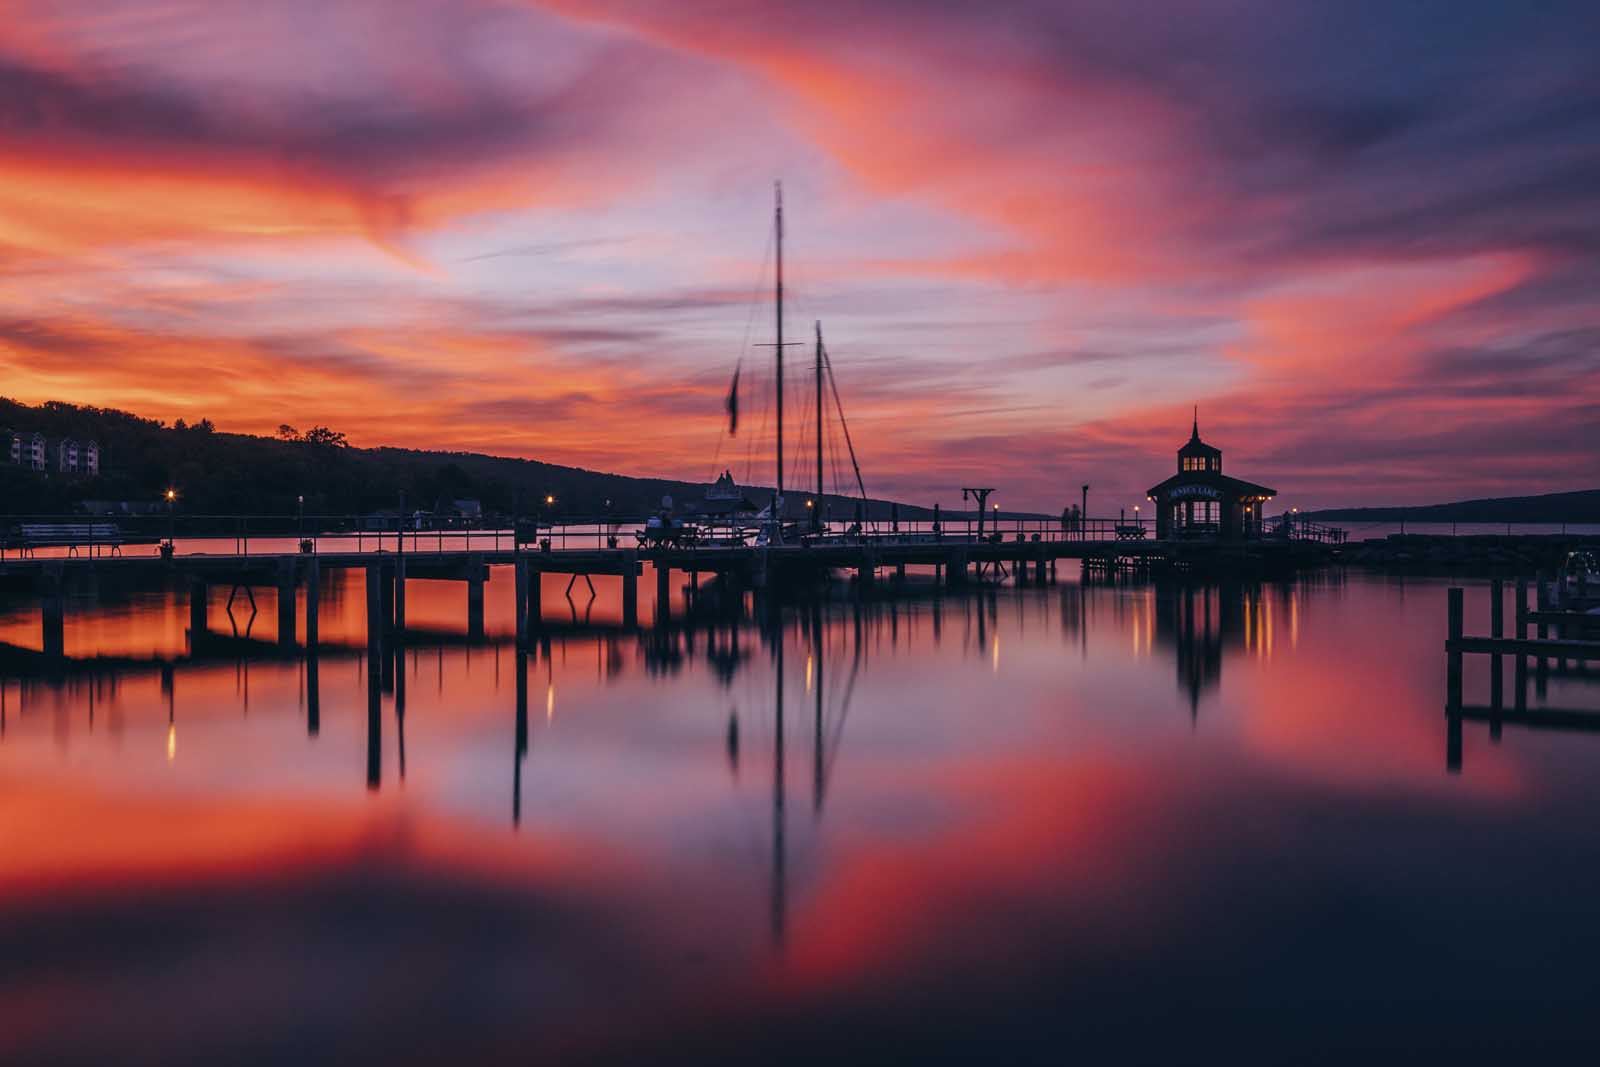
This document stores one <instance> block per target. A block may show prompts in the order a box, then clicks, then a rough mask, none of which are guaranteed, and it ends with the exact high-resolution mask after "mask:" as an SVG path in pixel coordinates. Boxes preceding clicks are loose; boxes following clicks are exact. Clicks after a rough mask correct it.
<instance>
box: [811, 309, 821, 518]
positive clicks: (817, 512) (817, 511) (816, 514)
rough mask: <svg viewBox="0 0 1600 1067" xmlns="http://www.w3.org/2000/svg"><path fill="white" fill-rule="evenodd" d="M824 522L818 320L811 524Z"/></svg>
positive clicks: (819, 327) (819, 331)
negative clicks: (814, 496) (814, 495)
mask: <svg viewBox="0 0 1600 1067" xmlns="http://www.w3.org/2000/svg"><path fill="white" fill-rule="evenodd" d="M821 524H822V320H821V319H818V320H817V502H816V503H815V504H813V505H812V506H811V525H812V526H820V525H821Z"/></svg>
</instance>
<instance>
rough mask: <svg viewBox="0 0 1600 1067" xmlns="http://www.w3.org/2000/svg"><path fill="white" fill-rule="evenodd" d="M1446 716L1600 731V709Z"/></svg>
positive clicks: (1477, 710) (1470, 711)
mask: <svg viewBox="0 0 1600 1067" xmlns="http://www.w3.org/2000/svg"><path fill="white" fill-rule="evenodd" d="M1445 714H1446V716H1447V717H1451V718H1461V719H1465V720H1467V721H1469V722H1499V723H1503V724H1505V725H1507V726H1526V727H1529V728H1530V729H1535V730H1593V731H1597V732H1600V709H1596V710H1594V711H1582V710H1579V709H1576V708H1529V709H1526V710H1520V711H1519V710H1511V709H1507V708H1485V707H1481V706H1479V707H1472V706H1468V707H1462V708H1457V709H1455V710H1451V711H1446V712H1445Z"/></svg>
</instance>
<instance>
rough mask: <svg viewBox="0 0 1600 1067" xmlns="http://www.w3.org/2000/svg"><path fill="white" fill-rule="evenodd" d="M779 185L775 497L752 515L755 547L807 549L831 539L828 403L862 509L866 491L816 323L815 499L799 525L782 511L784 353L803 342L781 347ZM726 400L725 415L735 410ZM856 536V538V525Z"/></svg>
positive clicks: (779, 220) (777, 195)
mask: <svg viewBox="0 0 1600 1067" xmlns="http://www.w3.org/2000/svg"><path fill="white" fill-rule="evenodd" d="M783 236H784V230H783V184H782V183H781V182H780V183H778V184H776V185H775V186H774V187H773V244H774V247H775V249H776V257H775V263H776V270H775V272H774V280H773V307H774V320H775V321H774V326H775V330H774V333H775V337H774V340H773V344H772V351H773V362H774V364H775V369H774V382H775V384H776V406H777V435H776V436H777V440H776V445H775V448H774V449H773V452H774V457H775V460H776V463H775V467H776V470H775V475H776V481H775V483H774V484H775V485H776V491H775V493H774V494H773V497H772V500H771V502H770V503H768V504H767V506H766V507H764V508H763V509H762V510H761V511H760V512H758V513H757V514H756V517H755V518H756V523H757V534H756V543H757V544H758V545H783V544H810V543H815V542H818V541H821V540H825V539H828V538H829V537H830V534H829V529H828V522H827V520H826V519H825V517H824V516H823V498H824V494H825V492H826V489H825V482H824V474H823V440H824V419H825V416H826V413H827V400H828V399H829V398H830V395H831V399H832V401H833V405H834V408H835V410H836V411H837V412H838V414H839V425H840V428H841V429H842V430H843V431H844V440H845V445H846V447H847V448H848V449H849V453H850V465H851V468H852V470H853V471H854V472H855V481H856V487H857V488H858V489H859V490H860V492H861V500H862V504H863V506H864V505H865V503H866V497H867V492H866V486H865V484H864V483H863V482H862V479H861V465H860V463H859V462H857V460H856V450H855V442H854V441H853V440H851V438H850V426H849V424H848V423H847V422H845V418H844V406H843V404H842V403H841V402H840V399H839V387H838V383H837V382H836V381H835V380H834V376H833V364H832V362H831V361H830V360H829V358H828V350H827V348H826V347H825V346H824V345H823V342H822V323H821V321H818V322H817V323H816V345H815V350H814V351H815V356H814V359H813V363H812V367H813V382H814V385H815V389H816V396H815V404H814V411H815V416H816V431H815V445H816V475H817V477H816V493H815V495H814V496H813V497H811V498H810V499H809V500H807V501H806V510H807V515H806V518H805V521H804V522H797V521H794V520H791V519H790V518H789V517H788V509H787V508H786V507H785V506H784V488H785V486H784V471H783V430H784V403H783V385H784V382H783V353H784V349H785V348H786V347H790V346H798V345H800V344H802V343H803V342H798V341H792V342H785V341H784V339H783V326H784V321H783V297H784V289H783ZM824 376H826V378H827V381H828V386H829V391H830V392H829V394H825V393H824V392H823V388H822V385H823V378H824ZM734 383H735V388H737V383H738V372H737V371H735V372H734ZM733 403H734V401H733V398H732V395H731V394H730V410H736V408H734V407H733V406H732V405H733ZM855 529H856V531H857V532H859V529H860V522H859V520H858V522H857V524H856V527H855Z"/></svg>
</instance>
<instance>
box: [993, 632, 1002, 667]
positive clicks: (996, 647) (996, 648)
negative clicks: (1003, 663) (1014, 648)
mask: <svg viewBox="0 0 1600 1067" xmlns="http://www.w3.org/2000/svg"><path fill="white" fill-rule="evenodd" d="M992 663H993V669H994V673H995V674H999V673H1000V635H999V634H995V635H994V644H993V646H992Z"/></svg>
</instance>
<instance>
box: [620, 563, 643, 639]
mask: <svg viewBox="0 0 1600 1067" xmlns="http://www.w3.org/2000/svg"><path fill="white" fill-rule="evenodd" d="M622 625H623V626H625V627H627V628H628V629H630V630H631V629H633V628H634V627H636V626H638V625H639V553H638V551H637V550H636V549H629V550H627V551H626V552H624V553H623V554H622Z"/></svg>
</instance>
